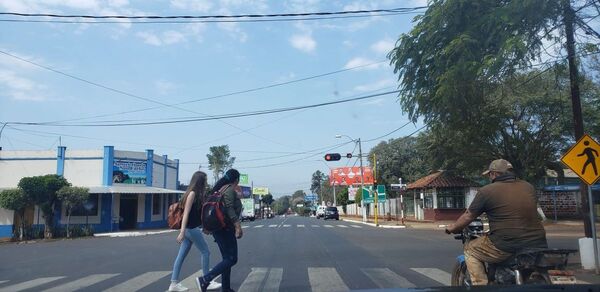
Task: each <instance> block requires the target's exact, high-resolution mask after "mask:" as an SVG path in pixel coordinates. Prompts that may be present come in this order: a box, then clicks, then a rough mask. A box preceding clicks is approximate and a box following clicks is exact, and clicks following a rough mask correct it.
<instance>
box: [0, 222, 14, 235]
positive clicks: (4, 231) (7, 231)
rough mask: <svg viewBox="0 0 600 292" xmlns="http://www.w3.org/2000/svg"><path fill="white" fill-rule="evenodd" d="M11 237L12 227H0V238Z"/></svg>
mask: <svg viewBox="0 0 600 292" xmlns="http://www.w3.org/2000/svg"><path fill="white" fill-rule="evenodd" d="M6 237H8V238H12V237H13V225H12V224H11V225H0V238H6Z"/></svg>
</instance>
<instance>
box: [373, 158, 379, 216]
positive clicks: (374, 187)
mask: <svg viewBox="0 0 600 292" xmlns="http://www.w3.org/2000/svg"><path fill="white" fill-rule="evenodd" d="M373 196H374V200H375V205H374V206H373V207H374V209H375V226H379V221H378V216H377V215H379V214H378V213H379V210H378V207H379V206H378V205H379V201H378V200H377V199H378V197H379V194H378V193H377V156H375V153H373Z"/></svg>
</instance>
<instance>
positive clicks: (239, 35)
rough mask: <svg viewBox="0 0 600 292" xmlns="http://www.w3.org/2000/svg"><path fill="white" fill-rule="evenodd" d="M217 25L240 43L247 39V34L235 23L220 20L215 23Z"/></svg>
mask: <svg viewBox="0 0 600 292" xmlns="http://www.w3.org/2000/svg"><path fill="white" fill-rule="evenodd" d="M217 27H219V28H220V29H222V30H225V31H227V32H228V33H229V35H230V36H231V37H232V38H234V39H236V40H237V41H239V42H240V43H244V42H246V40H248V34H247V33H245V32H244V31H243V30H242V29H241V28H240V27H239V26H238V24H237V23H233V22H221V23H219V24H217Z"/></svg>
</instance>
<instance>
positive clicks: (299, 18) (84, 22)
mask: <svg viewBox="0 0 600 292" xmlns="http://www.w3.org/2000/svg"><path fill="white" fill-rule="evenodd" d="M421 13H422V12H419V11H411V12H395V13H381V14H375V15H346V16H324V17H290V18H271V19H236V20H175V21H173V20H162V21H152V20H150V21H148V20H145V21H118V20H109V21H94V20H32V19H0V22H12V23H59V24H123V23H126V24H192V23H262V22H291V21H316V20H335V19H351V18H367V17H378V16H396V15H407V14H421Z"/></svg>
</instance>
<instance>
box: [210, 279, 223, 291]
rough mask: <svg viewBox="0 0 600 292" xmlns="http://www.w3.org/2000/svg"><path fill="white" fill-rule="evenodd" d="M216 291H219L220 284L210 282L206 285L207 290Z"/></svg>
mask: <svg viewBox="0 0 600 292" xmlns="http://www.w3.org/2000/svg"><path fill="white" fill-rule="evenodd" d="M217 289H221V283H218V282H215V281H212V282H210V284H208V290H217Z"/></svg>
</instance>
